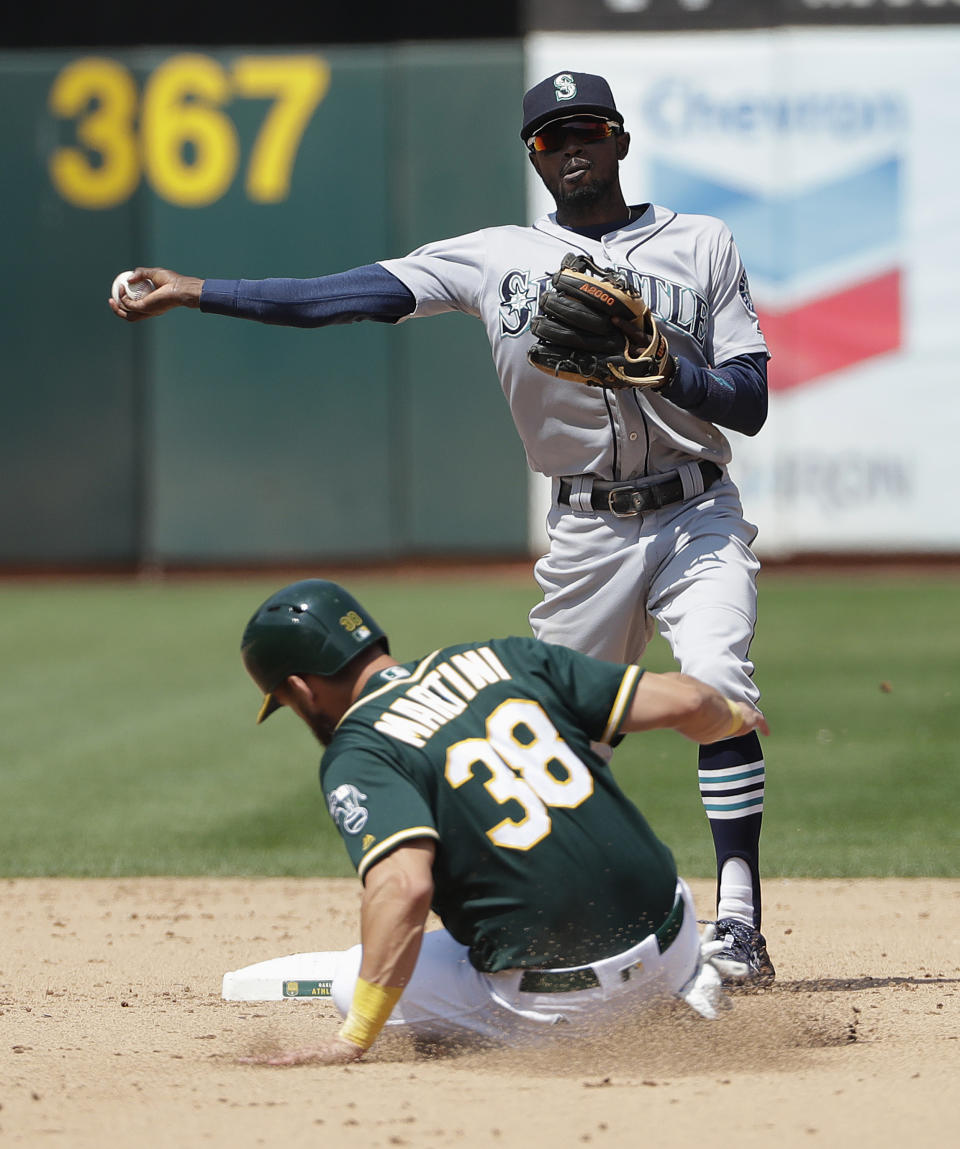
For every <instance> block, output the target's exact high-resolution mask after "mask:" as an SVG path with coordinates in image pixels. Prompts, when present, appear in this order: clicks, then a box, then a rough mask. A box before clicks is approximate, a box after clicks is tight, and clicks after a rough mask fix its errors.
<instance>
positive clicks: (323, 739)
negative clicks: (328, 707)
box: [306, 714, 337, 746]
mask: <svg viewBox="0 0 960 1149" xmlns="http://www.w3.org/2000/svg"><path fill="white" fill-rule="evenodd" d="M306 723H307V725H308V726H309V727H310V729H311V730H312V731H313V733H314V736H315V738H316V739H317V741H318V742H319V743H320V745H321V746H329V745H330V741H331V739H332V738H333V735H334V733H335V732H336V729H337V724H336V722H334V720H333V719H332V718H328V717H327V715H326V714H310V715H307V716H306Z"/></svg>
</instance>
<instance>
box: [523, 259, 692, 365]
mask: <svg viewBox="0 0 960 1149" xmlns="http://www.w3.org/2000/svg"><path fill="white" fill-rule="evenodd" d="M617 271H619V272H620V274H621V275H623V276H624V277H625V278H626V279H627V281H628V282H629V283H630V285H631V287H633V288H635V289H636V290H637V291H639V292H640V294H641V295H642V296H643V298H644V300H645V301H646V303H647V306H648V307H649V308H650V310H651V311H652V312H653V313H654V314H655V315H656V316H657V318H658V319H660V320H662V321H663V322H664V323H667V324H669V325H670V326H671V327H674V328H677V329H679V330H680V331H685V332H686V333H687V334H688V335H689V336H690V337H691V338H692V339H695V340H696V341H697V343H698V344H699V345H700V347H701V349H702V348H703V347H704V345H705V344H706V339H707V317H708V314H709V308H708V306H707V301H706V300H705V299H704V298H703V296H702V295H700V294H699V292H696V291H694V290H693V288H692V287H684V286H683V285H682V284H679V283H672V282H671V281H670V280H668V279H663V278H661V277H660V276H656V275H649V274H642V273H641V272H639V271H633V270H632V269H630V268H623V267H618V268H617ZM550 279H551V277H550V276H549V275H542V276H540V278H539V279H531V274H530V272H529V270H527V271H523V270H521V269H519V268H512V269H511V270H510V271H508V272H507V273H506V275H504V276H503V278H502V279H501V280H500V334H501V335H502V336H504V337H507V338H516V337H517V336H519V335H523V334H524V332H526V331H528V330H529V328H530V321H531V320H532V319H533V318H534V316H535V315H536V314H537V311H538V304H539V300H540V295H541V294H542V293H543V292H544V291H547V290H548V289H549V288H550V286H551V283H550Z"/></svg>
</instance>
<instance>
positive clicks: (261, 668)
mask: <svg viewBox="0 0 960 1149" xmlns="http://www.w3.org/2000/svg"><path fill="white" fill-rule="evenodd" d="M376 642H382V643H383V648H384V650H386V651H389V649H390V647H389V646H388V644H387V636H386V635H385V634H384V633H383V631H382V630H381V629H380V627H379V626H377V624H376V623H375V622H374V621H373V619H372V618H371V617H370V615H369V614H368V613H367V611H366V610H365V609H364V608H363V607H362V606H361V605H360V603H358V602H357V600H356V599H355V598H354V597H353V595H351V594H348V593H347V592H346V591H345V590H344V589H343V587H342V586H338V585H337V584H336V583H335V582H327V580H326V579H321V578H309V579H304V580H303V581H302V582H295V583H291V585H290V586H286V587H284V588H283V590H278V591H277V593H276V594H272V595H271V596H270V597H269V598H268V599H267V601H266V602H265V603H263V604H262V605H261V606H259V607H258V608H257V611H256V613H255V614H254V616H253V618H251V619H250V621H249V622H248V623H247V628H246V630H245V631H244V632H243V640H242V642H241V643H240V653H241V655H242V656H243V664H244V666H245V667H246V668H247V671H248V673H249V674H250V677H251V678H252V679H253V681H254V682H255V683H256V684H257V686H259V687H260V689H261V690H262V691H263V693H264V699H263V706H261V708H260V713H259V714H258V715H257V722H263V720H264V719H265V718H269V716H270V715H271V714H272V713H273V712H274V710H277V709H279V707H280V705H281V704H280V703H279V702H277V700H276V699H275V698H274V696H273V692H274V690H276V688H277V687H278V686H279V685H280V684H281V683H282V682H284V681H285V680H286V679H287V678H288V677H289V676H290V675H291V674H320V675H322V676H324V677H329V676H330V675H333V674H336V673H337V671H339V670H342V669H343V668H344V667H345V666H346V665H347V663H348V662H350V660H351V659H353V658H356V656H357V655H358V654H359V653H360V652H361V651H363V650H366V649H367V647H368V646H373V644H374V643H376Z"/></svg>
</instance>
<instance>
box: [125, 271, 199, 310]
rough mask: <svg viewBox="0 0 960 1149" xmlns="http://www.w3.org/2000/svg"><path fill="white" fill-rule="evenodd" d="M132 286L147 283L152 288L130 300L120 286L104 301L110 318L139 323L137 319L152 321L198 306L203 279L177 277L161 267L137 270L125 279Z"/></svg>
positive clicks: (178, 275)
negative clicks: (128, 280)
mask: <svg viewBox="0 0 960 1149" xmlns="http://www.w3.org/2000/svg"><path fill="white" fill-rule="evenodd" d="M129 279H130V281H131V283H133V284H136V283H140V282H143V281H144V280H150V281H151V282H152V283H153V285H154V289H153V290H152V291H149V292H147V294H145V295H142V296H140V298H138V299H134V298H133V297H132V296H131V295H130V294H129V293H128V292H127V291H126V290H125V288H124V287H122V286H121V287H120V288H119V290H118V291H117V292H116V294H115V295H114V296H111V298H110V299H109V300H108V301H107V302H108V303H109V304H110V309H111V310H112V311H113V313H114V315H116V316H118V317H119V318H120V319H125V320H126V321H127V322H128V323H139V321H140V320H141V319H152V318H153V317H154V316H156V315H163V313H164V312H165V311H172V310H173V309H174V308H175V307H199V306H200V293H201V291H203V280H202V279H197V278H196V277H195V276H192V275H180V274H179V273H178V272H176V271H170V270H168V269H167V268H165V267H138V268H136V269H135V270H134V271H133V272H132V273H131V274H130V276H129Z"/></svg>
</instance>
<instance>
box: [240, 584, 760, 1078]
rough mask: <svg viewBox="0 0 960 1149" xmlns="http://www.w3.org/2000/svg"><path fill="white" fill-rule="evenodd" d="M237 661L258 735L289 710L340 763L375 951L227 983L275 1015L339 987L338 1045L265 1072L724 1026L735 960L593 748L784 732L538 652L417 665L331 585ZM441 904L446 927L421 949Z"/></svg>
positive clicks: (499, 651)
mask: <svg viewBox="0 0 960 1149" xmlns="http://www.w3.org/2000/svg"><path fill="white" fill-rule="evenodd" d="M241 649H242V653H243V660H244V664H245V665H246V668H247V670H248V672H249V673H250V675H251V677H252V678H253V680H254V681H255V682H256V684H257V685H258V686H259V687H260V689H261V691H263V693H264V700H263V705H262V706H261V709H260V715H259V718H258V721H262V720H263V719H265V718H267V717H269V715H270V714H272V713H273V712H274V711H275V710H276V709H277V708H278V707H280V706H288V707H290V708H291V709H292V710H293V711H294V712H295V713H296V714H297V715H298V716H299V717H300V718H301V719H302V720H303V721H304V722H305V723H306V724H307V725H308V726H309V727H310V729H311V730H312V731H313V732H314V734H315V735H316V737H317V739H318V740H319V741H320V742H321V743H322V744H323V745H324V746H325V747H326V750H325V753H324V755H323V758H322V760H321V763H320V782H321V785H322V787H323V791H324V794H325V797H326V801H327V807H328V809H329V812H330V816H331V817H332V818H333V820H334V822H335V823H336V825H337V827H338V829H339V831H340V834H341V836H342V838H343V842H344V845H345V846H346V848H347V851H348V853H349V855H350V858H351V861H352V862H353V864H354V866H355V867H356V870H357V874H358V875H359V877H360V878H361V880H362V881H363V883H364V892H363V901H362V905H361V913H360V922H361V945H359V946H356V947H354V948H353V949H352V950H349V951H344V952H329V951H328V952H326V953H317V954H292V955H290V956H289V957H286V958H274V959H270V960H269V961H267V962H265V963H258V965H257V966H254V967H247V968H246V969H245V970H237V971H233V972H232V973H229V974H227V975H226V976H225V978H224V986H223V992H224V996H225V997H227V998H228V999H232V1000H238V999H239V1000H254V999H258V1000H262V996H260V995H262V994H263V988H262V987H264V986H269V982H270V980H271V977H272V978H273V980H274V982H275V984H276V985H277V987H279V986H280V985H281V984H282V985H283V986H284V987H287V992H289V986H290V984H291V981H295V982H296V983H297V987H298V989H299V985H300V983H301V982H303V981H308V980H309V982H310V983H311V985H312V986H313V987H314V988H316V987H318V986H319V985H320V984H321V983H322V984H323V985H324V986H325V987H328V988H329V991H330V996H331V997H332V999H333V1001H334V1003H335V1004H336V1005H337V1007H338V1009H339V1010H340V1012H341V1014H342V1015H343V1016H344V1018H345V1020H344V1024H343V1026H342V1027H341V1029H340V1031H339V1033H338V1035H337V1036H336V1037H335V1038H332V1039H330V1040H328V1041H326V1042H325V1043H322V1044H320V1045H315V1046H310V1047H308V1048H306V1049H298V1050H291V1051H289V1052H287V1053H283V1054H279V1055H270V1056H267V1057H263V1058H253V1059H251V1060H254V1061H267V1062H269V1063H270V1064H275V1065H296V1064H302V1063H305V1062H318V1063H321V1064H331V1063H334V1064H336V1063H343V1062H349V1061H355V1060H357V1059H358V1058H359V1057H361V1056H362V1054H363V1053H364V1051H365V1050H366V1049H368V1048H369V1047H370V1045H371V1044H372V1043H373V1041H374V1040H375V1039H376V1037H377V1034H378V1032H379V1031H380V1028H381V1027H382V1026H383V1025H384V1024H392V1025H394V1026H400V1027H403V1028H405V1029H407V1030H408V1031H412V1032H414V1033H416V1034H418V1035H419V1036H421V1037H425V1038H428V1039H432V1040H447V1039H453V1040H457V1041H462V1040H464V1039H476V1038H478V1037H479V1038H483V1039H487V1040H493V1041H499V1042H507V1043H515V1042H517V1041H520V1040H524V1039H532V1038H536V1037H542V1036H544V1035H556V1036H561V1037H562V1036H572V1037H576V1036H577V1034H582V1033H583V1032H584V1027H585V1026H588V1025H589V1026H591V1027H593V1026H596V1025H597V1023H598V1022H599V1023H602V1022H603V1021H604V1020H606V1021H608V1022H609V1021H615V1020H618V1019H621V1018H623V1017H624V1016H626V1015H627V1014H629V1013H630V1012H632V1011H634V1010H637V1009H639V1008H641V1007H642V1006H643V1005H645V1004H646V1003H649V1002H651V1001H654V1000H657V999H663V998H672V997H677V998H681V999H683V1000H685V1001H687V1002H688V1004H690V1005H692V1006H693V1007H694V1008H695V1009H696V1010H697V1011H698V1012H700V1013H701V1014H704V1015H705V1016H708V1017H711V1016H714V1015H715V1011H716V1007H717V1005H718V1004H719V1002H720V1000H721V997H720V993H719V991H720V980H721V979H720V974H719V972H718V971H717V970H716V969H715V968H713V967H712V965H711V961H712V955H713V954H715V953H716V951H717V950H718V948H719V946H720V945H722V943H718V942H717V941H715V940H714V939H713V929H712V927H708V929H706V930H704V935H703V940H702V941H701V939H700V936H699V934H698V931H697V926H696V915H695V911H694V908H693V903H692V900H691V897H690V892H689V890H688V889H687V886H686V884H685V883H684V882H683V881H682V880H681V879H679V878H678V876H677V870H676V866H675V864H674V861H673V857H672V855H671V853H670V851H669V849H668V848H667V847H666V846H665V845H664V843H663V842H661V841H660V840H659V839H658V838H657V837H656V835H655V834H654V833H653V831H652V830H651V829H650V827H649V825H648V824H647V822H646V819H645V818H644V817H643V815H642V814H641V813H640V811H639V810H638V809H637V808H636V807H635V806H634V805H633V804H632V803H631V802H629V801H628V800H627V798H626V797H625V796H624V794H623V792H622V791H621V790H620V788H619V787H618V785H617V783H616V781H615V779H614V778H613V776H612V774H611V772H610V770H609V768H608V767H607V764H606V763H605V762H604V760H603V759H602V758H600V757H598V756H597V755H596V754H595V753H594V751H593V750H592V749H591V744H592V743H593V744H597V743H600V744H609V742H610V740H611V739H612V738H614V737H616V736H618V735H620V734H622V733H626V732H628V731H631V730H649V729H653V728H655V727H664V728H668V729H675V730H677V731H678V732H679V733H681V734H684V735H686V736H687V737H689V738H692V739H694V740H696V741H698V742H710V741H711V740H715V739H718V738H719V739H722V738H725V737H727V736H728V735H729V734H730V733H731V732H737V733H745V732H747V731H754V730H757V729H759V730H762V731H763V732H766V729H767V727H766V722H765V721H764V719H763V716H762V715H761V714H760V712H759V711H758V710H756V708H754V707H753V706H750V705H749V704H747V703H744V702H734V701H733V700H731V699H727V698H724V697H723V696H722V695H721V694H720V693H719V692H718V691H716V690H714V689H713V688H712V687H709V686H707V685H705V684H704V683H701V682H698V681H697V680H695V679H693V678H690V677H688V676H685V675H681V674H665V675H664V674H650V673H644V671H643V670H641V669H640V668H639V667H637V666H633V665H624V664H612V663H609V662H600V661H597V660H595V659H592V658H588V657H586V656H585V655H582V654H578V653H576V652H575V651H572V650H568V649H566V648H564V647H560V646H555V645H553V644H552V643H545V642H538V641H536V640H535V639H533V638H505V639H490V640H489V641H487V642H468V643H460V644H457V645H454V646H449V647H446V648H444V649H443V650H436V651H434V652H433V653H432V654H428V655H426V656H425V657H423V658H419V659H416V660H414V661H412V662H407V663H403V664H400V663H398V662H397V661H396V660H395V659H394V658H393V657H391V655H390V651H389V647H388V643H387V637H386V635H385V633H384V631H383V630H382V629H381V628H380V626H379V625H378V624H377V623H376V622H375V621H374V619H373V618H372V617H371V616H370V614H369V613H368V611H367V610H366V608H365V607H364V606H363V605H362V604H361V603H359V602H358V601H357V600H356V599H355V598H353V596H352V595H350V594H349V592H348V591H346V590H345V589H344V588H343V587H341V586H338V585H337V584H336V583H333V582H329V581H328V580H325V579H305V580H303V581H301V582H297V583H294V584H292V585H291V586H288V587H284V588H282V589H281V590H279V591H277V592H276V593H275V594H273V595H271V596H270V598H268V599H267V600H266V601H265V602H264V603H262V604H261V606H260V607H258V608H257V610H256V611H255V613H254V615H253V617H252V618H251V619H250V621H249V623H248V624H247V627H246V629H245V631H244V635H243V639H242V643H241ZM431 907H432V908H433V909H434V910H435V911H436V913H437V914H438V915H439V917H440V919H441V921H442V922H443V927H444V928H443V929H440V930H436V931H431V932H430V933H427V934H424V924H425V921H426V917H427V913H428V911H429V909H430V908H431ZM258 986H259V987H261V988H260V989H259V991H258V989H257V987H258ZM274 996H277V997H279V996H281V994H280V993H279V992H278V993H276V994H275V995H274Z"/></svg>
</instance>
